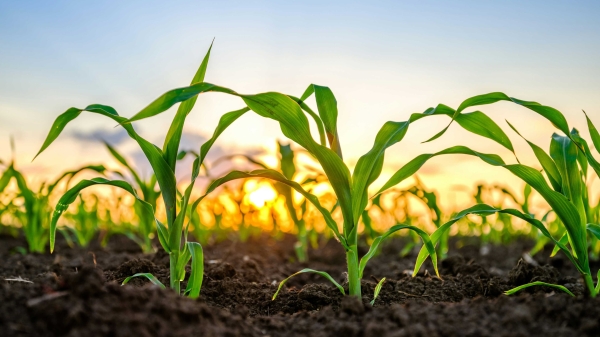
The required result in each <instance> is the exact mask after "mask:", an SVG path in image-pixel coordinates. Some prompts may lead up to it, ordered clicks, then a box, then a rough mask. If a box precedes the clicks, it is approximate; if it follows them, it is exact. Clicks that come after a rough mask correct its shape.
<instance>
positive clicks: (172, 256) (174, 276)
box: [169, 252, 181, 295]
mask: <svg viewBox="0 0 600 337" xmlns="http://www.w3.org/2000/svg"><path fill="white" fill-rule="evenodd" d="M177 258H178V253H177V252H171V253H169V272H170V275H169V280H170V281H169V282H170V286H171V289H173V290H175V292H176V293H177V295H180V294H181V289H180V282H179V275H178V273H177Z"/></svg>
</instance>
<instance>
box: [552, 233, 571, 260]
mask: <svg viewBox="0 0 600 337" xmlns="http://www.w3.org/2000/svg"><path fill="white" fill-rule="evenodd" d="M558 242H560V243H562V244H563V245H565V247H566V246H567V244H568V243H569V233H568V232H565V233H564V234H563V235H562V236H561V237H560V239H559V240H558ZM559 251H560V247H559V246H558V245H554V248H553V249H552V252H551V253H550V257H554V256H555V255H556V254H557V253H558V252H559Z"/></svg>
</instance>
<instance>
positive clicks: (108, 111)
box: [34, 104, 177, 223]
mask: <svg viewBox="0 0 600 337" xmlns="http://www.w3.org/2000/svg"><path fill="white" fill-rule="evenodd" d="M83 111H88V112H92V113H97V114H100V115H103V116H105V117H108V118H110V119H112V120H114V121H115V122H117V123H119V124H121V125H122V127H123V128H124V129H125V131H127V134H128V135H129V136H130V137H131V138H132V139H133V140H135V141H136V142H137V143H138V145H139V146H140V148H141V149H142V151H143V152H144V155H145V156H146V158H147V159H148V161H149V162H150V165H151V166H152V170H153V171H154V173H155V174H156V178H157V180H158V184H159V186H160V189H161V191H162V195H163V199H164V202H165V207H166V209H167V214H170V212H171V211H173V210H174V209H175V204H176V196H177V187H176V183H175V174H174V173H173V170H172V169H171V168H170V167H169V165H168V164H167V162H166V161H165V160H164V158H163V155H162V152H161V151H160V149H158V148H157V147H156V146H155V145H154V144H152V143H150V142H148V141H147V140H145V139H144V138H142V137H140V136H139V135H138V134H137V133H136V132H135V130H134V128H133V126H131V125H130V124H126V121H127V119H126V118H124V117H121V116H119V114H118V113H117V111H116V110H115V109H113V108H112V107H109V106H106V105H100V104H93V105H89V106H87V107H86V108H85V109H78V108H70V109H68V110H67V111H66V112H64V113H63V114H61V115H60V116H58V117H57V118H56V120H55V121H54V123H53V124H52V127H51V128H50V132H49V133H48V136H47V137H46V140H45V141H44V143H43V145H42V147H41V149H40V151H39V152H38V154H37V155H36V157H37V156H38V155H39V154H40V153H42V152H43V151H44V150H45V149H46V148H48V146H50V144H52V142H54V140H56V138H58V136H59V135H60V134H61V132H62V131H63V130H64V128H65V127H66V126H67V124H68V123H69V122H71V121H72V120H74V119H75V118H77V117H78V116H79V115H80V114H81V113H82V112H83ZM34 159H35V158H34ZM168 220H169V223H171V222H172V221H173V220H174V219H168Z"/></svg>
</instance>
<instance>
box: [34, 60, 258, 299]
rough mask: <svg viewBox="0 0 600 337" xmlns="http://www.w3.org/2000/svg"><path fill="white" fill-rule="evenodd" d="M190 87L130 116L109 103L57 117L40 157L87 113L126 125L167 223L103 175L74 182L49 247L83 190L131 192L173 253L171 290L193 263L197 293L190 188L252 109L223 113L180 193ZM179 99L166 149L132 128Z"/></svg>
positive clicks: (198, 262)
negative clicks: (219, 142)
mask: <svg viewBox="0 0 600 337" xmlns="http://www.w3.org/2000/svg"><path fill="white" fill-rule="evenodd" d="M209 56H210V49H209V51H208V53H207V54H206V56H205V57H204V60H203V61H202V64H201V65H200V67H199V69H198V71H197V72H196V74H195V76H194V78H193V80H192V86H191V88H194V87H204V88H205V87H206V84H205V83H203V80H204V76H205V73H206V68H207V65H208V60H209ZM194 83H197V84H194ZM205 89H206V88H205ZM192 91H193V90H190V89H189V88H187V89H186V88H183V89H175V90H174V91H171V92H169V93H167V94H165V95H163V96H161V97H160V98H158V99H157V100H155V101H154V102H152V103H150V104H149V105H148V106H147V107H145V108H144V109H142V110H141V111H140V112H139V113H138V114H136V115H135V116H134V117H132V118H131V119H127V118H124V117H121V116H120V115H119V114H118V113H117V111H116V110H115V109H114V108H112V107H110V106H106V105H99V104H93V105H90V106H88V107H86V108H84V109H79V108H70V109H68V110H67V111H66V112H65V113H63V114H62V115H60V116H59V117H58V118H57V119H56V120H55V122H54V124H53V126H52V128H51V129H50V132H49V134H48V136H47V138H46V140H45V141H44V144H43V145H42V147H41V149H40V151H39V152H38V155H39V154H40V153H41V152H43V151H44V150H45V149H46V148H47V147H48V146H50V144H52V142H53V141H54V140H55V139H56V138H57V137H58V136H59V135H60V133H61V132H62V130H63V129H64V128H65V126H66V125H67V124H68V123H69V122H71V121H72V120H74V119H75V118H77V117H78V116H79V115H81V113H82V112H84V111H87V112H91V113H95V114H99V115H102V116H105V117H108V118H110V119H112V120H113V121H115V122H117V123H118V124H119V125H120V126H121V127H123V128H124V129H125V131H126V132H127V134H128V135H129V136H130V137H131V138H132V139H133V140H135V141H136V143H137V144H138V146H139V147H140V149H141V150H142V151H143V153H144V155H145V156H146V158H147V159H148V161H149V162H150V165H151V167H152V171H153V173H154V175H155V176H156V181H157V183H158V186H159V187H160V191H161V192H160V193H161V195H162V200H163V202H164V205H165V211H166V218H167V226H165V225H163V224H162V223H161V222H160V221H158V220H157V219H156V218H154V209H153V208H152V205H150V204H149V203H148V202H146V201H144V200H143V199H142V198H141V197H140V196H139V195H138V193H137V191H136V189H135V188H134V187H133V186H132V185H131V184H130V183H128V182H127V181H124V180H108V179H104V178H95V179H91V180H82V181H80V182H79V183H78V184H77V185H76V186H74V187H73V188H71V189H70V190H69V191H67V193H65V194H64V195H63V196H62V197H61V199H60V200H59V202H58V204H57V207H56V209H55V211H54V214H53V216H52V222H51V227H50V249H51V251H52V250H53V249H54V241H55V235H56V234H55V233H56V223H57V221H58V219H59V218H60V216H61V214H62V213H63V212H64V211H65V210H66V209H67V208H68V206H69V205H70V204H71V203H73V202H74V201H75V200H76V199H77V195H78V194H79V193H80V191H81V190H83V189H85V188H87V187H91V186H96V185H107V186H113V187H118V188H121V189H123V190H125V191H127V192H129V193H130V194H131V195H133V196H134V197H135V199H136V200H137V202H138V203H139V204H140V207H142V208H143V210H144V211H145V212H146V213H147V214H148V217H152V218H154V221H155V225H156V226H157V233H158V238H159V241H160V244H161V246H162V247H163V249H164V250H165V251H166V252H168V253H169V257H170V288H171V289H173V290H174V291H175V292H176V293H178V294H180V293H181V290H180V284H181V282H182V281H183V280H184V278H185V266H186V265H187V264H188V262H190V261H191V265H192V268H191V274H190V277H189V279H188V283H187V288H186V290H185V293H187V294H189V296H190V297H192V298H195V297H198V296H199V294H200V287H201V285H202V280H203V268H204V264H203V263H204V262H203V261H204V257H203V252H202V246H201V245H200V244H199V243H196V242H187V226H184V221H185V218H186V214H189V213H188V206H189V201H190V197H191V193H192V189H193V186H194V183H195V181H196V178H197V177H198V175H199V173H200V167H201V165H202V163H203V162H204V159H205V158H206V155H207V153H208V151H209V150H210V148H211V147H212V145H213V144H214V142H215V141H216V139H217V138H218V136H219V135H220V134H221V133H222V132H223V131H224V130H225V129H226V128H227V127H228V126H229V125H230V124H231V123H233V122H234V121H235V120H236V119H238V118H239V117H240V116H242V115H243V114H244V113H245V112H247V111H248V110H249V109H248V108H243V109H241V110H236V111H232V112H229V113H226V114H225V115H223V116H222V117H221V119H220V120H219V124H218V126H217V128H216V129H215V132H214V134H213V136H212V137H211V138H210V139H209V140H208V141H207V142H206V143H204V144H203V145H202V146H201V147H200V151H199V156H197V157H196V158H195V159H194V163H193V167H192V176H191V182H190V184H189V185H188V186H187V188H186V189H185V191H184V193H178V191H177V184H176V177H175V173H174V172H175V167H176V163H177V155H178V151H179V144H180V141H181V135H182V132H183V126H184V123H185V119H186V117H187V115H188V114H189V113H190V112H191V110H192V108H193V106H194V104H195V101H196V95H197V94H198V93H199V92H196V93H194V94H192ZM203 91H209V90H203ZM181 97H185V98H186V99H181ZM177 99H179V100H177ZM184 101H185V102H184ZM176 102H183V103H182V104H180V105H179V107H178V109H177V113H176V114H175V117H174V119H173V121H172V123H171V126H170V127H169V131H168V132H167V136H166V137H165V141H164V145H163V148H162V149H161V148H159V147H158V146H156V145H154V144H152V143H150V142H148V141H147V140H146V139H144V138H142V137H141V136H140V135H139V134H138V133H137V132H136V131H135V129H134V128H133V125H132V122H134V121H137V120H140V119H142V118H144V117H149V116H153V115H156V114H158V113H160V112H163V111H165V110H166V109H168V108H170V107H171V106H173V105H174V104H175V103H176ZM188 225H189V223H188ZM182 238H183V240H182Z"/></svg>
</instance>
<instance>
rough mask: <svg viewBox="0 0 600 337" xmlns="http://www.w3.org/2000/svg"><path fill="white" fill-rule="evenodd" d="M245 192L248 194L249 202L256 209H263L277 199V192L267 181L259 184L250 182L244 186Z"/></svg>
mask: <svg viewBox="0 0 600 337" xmlns="http://www.w3.org/2000/svg"><path fill="white" fill-rule="evenodd" d="M244 191H246V193H248V201H250V203H251V204H252V205H254V206H255V207H256V208H263V207H265V204H266V203H268V202H272V201H275V199H277V192H276V191H275V189H274V188H273V186H271V184H269V183H268V182H266V181H261V182H257V181H254V180H249V181H247V182H246V184H245V185H244Z"/></svg>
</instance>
